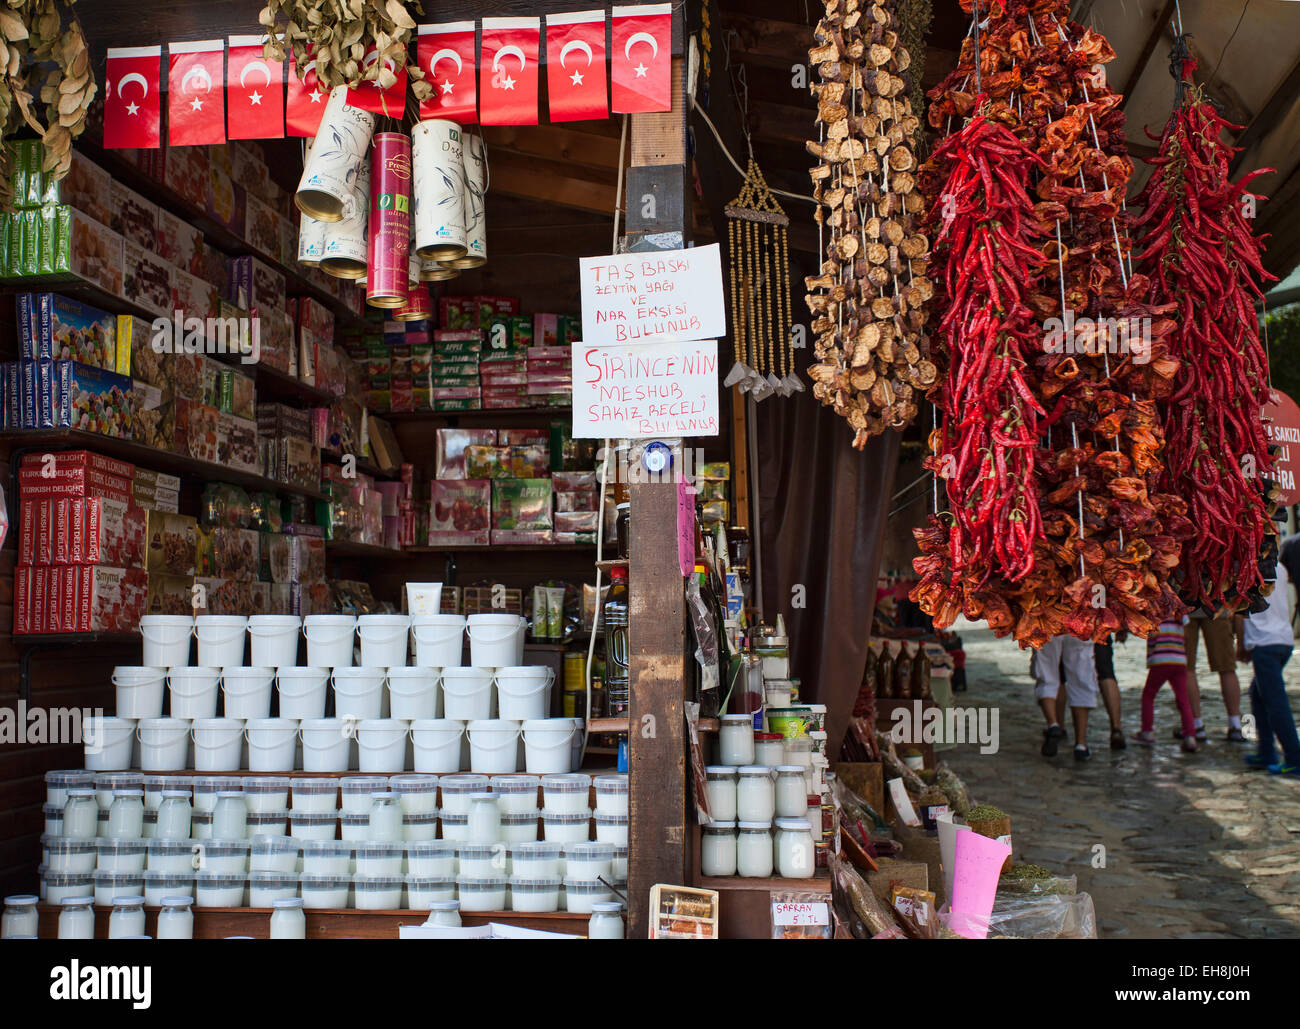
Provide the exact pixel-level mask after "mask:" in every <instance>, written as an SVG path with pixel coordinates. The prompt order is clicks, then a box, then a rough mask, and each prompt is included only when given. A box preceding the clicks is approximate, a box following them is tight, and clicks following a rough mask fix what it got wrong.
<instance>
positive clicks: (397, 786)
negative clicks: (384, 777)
mask: <svg viewBox="0 0 1300 1029" xmlns="http://www.w3.org/2000/svg"><path fill="white" fill-rule="evenodd" d="M388 787H389V789H391V790H392V791H393V792H394V793H432V792H433V791H434V790H436V789H437V788H438V777H437V776H436V775H395V776H393V777H392V778H391V779H389V780H388Z"/></svg>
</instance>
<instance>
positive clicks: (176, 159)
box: [163, 146, 212, 210]
mask: <svg viewBox="0 0 1300 1029" xmlns="http://www.w3.org/2000/svg"><path fill="white" fill-rule="evenodd" d="M163 181H164V182H165V183H166V184H167V186H168V188H169V189H171V190H172V192H174V193H177V194H179V195H180V196H181V197H182V198H184V199H185V200H188V201H189V202H190V203H191V204H193V205H194V206H195V207H197V208H199V209H200V210H207V208H208V196H209V194H210V192H211V190H212V184H211V182H210V181H209V180H208V155H207V152H206V151H205V150H204V149H203V148H202V147H191V146H169V147H166V148H164V150H163Z"/></svg>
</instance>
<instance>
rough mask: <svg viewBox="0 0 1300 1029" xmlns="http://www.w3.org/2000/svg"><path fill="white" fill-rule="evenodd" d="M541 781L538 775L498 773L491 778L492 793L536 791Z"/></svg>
mask: <svg viewBox="0 0 1300 1029" xmlns="http://www.w3.org/2000/svg"><path fill="white" fill-rule="evenodd" d="M541 783H542V777H541V776H540V775H498V776H496V777H495V778H493V780H492V792H493V793H527V792H528V791H529V790H532V791H534V792H536V790H537V787H538V786H540V785H541Z"/></svg>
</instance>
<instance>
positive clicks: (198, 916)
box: [36, 904, 591, 940]
mask: <svg viewBox="0 0 1300 1029" xmlns="http://www.w3.org/2000/svg"><path fill="white" fill-rule="evenodd" d="M36 910H37V915H38V920H39V921H38V928H37V935H38V936H39V937H40V938H41V939H50V940H52V939H55V938H56V937H57V936H58V929H59V909H58V908H57V907H55V906H54V905H51V904H38V905H37V907H36ZM192 911H193V912H194V938H195V939H196V940H220V939H224V938H225V937H227V936H252V937H253V938H254V939H259V940H264V939H267V938H268V936H269V935H270V929H271V909H270V908H200V907H195V908H192ZM112 912H113V909H112V908H111V907H103V906H100V905H96V906H95V937H96V939H105V938H106V937H107V936H108V920H109V916H110V915H111V914H112ZM303 914H304V915H305V916H306V919H307V939H309V940H347V939H366V940H395V939H397V938H398V930H399V929H400V927H401V926H404V925H421V924H423V923H424V921H425V920H426V919H427V918H428V917H429V913H428V912H427V911H405V910H404V911H358V910H354V909H351V908H348V909H343V908H313V909H308V910H306V911H304V912H303ZM590 918H591V916H590V915H583V914H577V913H574V912H569V911H552V912H547V913H545V914H529V913H527V912H523V911H478V912H471V911H463V912H461V916H460V919H461V922H462V924H464V925H485V924H486V923H488V922H501V923H505V924H507V925H516V926H522V927H524V928H527V929H541V930H543V931H546V932H557V933H568V934H570V935H573V936H586V935H587V922H588V921H589V919H590ZM157 927H158V909H157V908H153V907H146V908H145V933H146V935H148V936H156V935H157Z"/></svg>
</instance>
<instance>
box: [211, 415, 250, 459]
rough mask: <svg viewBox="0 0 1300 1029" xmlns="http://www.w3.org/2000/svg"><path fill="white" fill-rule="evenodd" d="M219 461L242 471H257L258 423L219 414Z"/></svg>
mask: <svg viewBox="0 0 1300 1029" xmlns="http://www.w3.org/2000/svg"><path fill="white" fill-rule="evenodd" d="M217 461H218V462H220V463H221V464H223V465H226V466H227V467H229V468H237V469H239V470H240V471H245V472H255V471H257V470H258V453H257V423H256V422H254V421H253V420H252V419H251V418H240V417H239V416H238V415H233V414H227V413H226V412H224V411H220V412H218V414H217Z"/></svg>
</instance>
